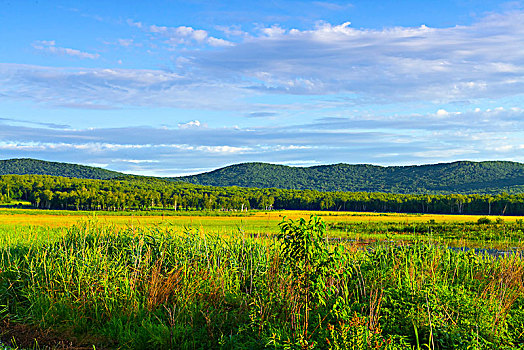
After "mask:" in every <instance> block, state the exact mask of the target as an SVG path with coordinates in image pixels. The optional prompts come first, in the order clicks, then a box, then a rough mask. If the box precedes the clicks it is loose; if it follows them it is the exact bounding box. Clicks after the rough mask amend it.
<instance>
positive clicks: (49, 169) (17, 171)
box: [0, 158, 126, 180]
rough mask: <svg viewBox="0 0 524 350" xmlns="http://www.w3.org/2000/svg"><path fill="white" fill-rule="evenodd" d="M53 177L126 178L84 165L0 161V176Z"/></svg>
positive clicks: (37, 161) (33, 160) (36, 161)
mask: <svg viewBox="0 0 524 350" xmlns="http://www.w3.org/2000/svg"><path fill="white" fill-rule="evenodd" d="M27 174H34V175H53V176H66V177H77V178H80V179H103V180H107V179H113V178H117V177H123V176H126V175H125V174H122V173H118V172H116V171H111V170H106V169H102V168H96V167H91V166H85V165H78V164H69V163H59V162H47V161H44V160H38V159H30V158H21V159H8V160H0V175H27Z"/></svg>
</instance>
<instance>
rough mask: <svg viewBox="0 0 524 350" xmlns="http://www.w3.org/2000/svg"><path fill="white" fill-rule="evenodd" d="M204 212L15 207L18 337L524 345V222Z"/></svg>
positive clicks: (2, 219) (6, 239) (4, 293)
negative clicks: (493, 250)
mask: <svg viewBox="0 0 524 350" xmlns="http://www.w3.org/2000/svg"><path fill="white" fill-rule="evenodd" d="M192 214H193V215H189V214H187V213H184V214H183V215H179V214H178V213H173V212H171V213H169V212H165V213H159V212H151V213H148V212H142V213H136V212H127V213H124V212H114V213H108V212H104V213H96V214H93V213H88V212H66V211H60V212H54V211H46V210H42V211H33V210H24V209H3V210H0V317H1V319H2V326H0V330H1V332H0V333H1V334H2V341H3V342H4V344H9V345H10V346H12V347H17V346H19V347H35V346H36V345H35V343H34V341H33V342H31V340H32V339H31V336H28V337H25V338H24V337H22V338H20V337H18V338H17V333H18V334H21V331H20V330H21V329H23V330H24V334H30V335H34V336H35V337H39V343H38V344H40V345H39V346H44V345H48V346H51V347H52V346H64V344H66V345H67V346H69V347H70V348H79V349H80V348H83V349H87V348H93V346H94V347H96V348H97V349H103V348H109V349H112V348H124V349H125V348H129V349H152V348H154V349H263V348H282V349H313V348H315V349H364V348H369V349H379V348H380V349H422V348H430V349H437V348H438V349H447V348H462V349H492V348H507V349H510V348H511V349H513V348H519V347H524V288H523V280H522V278H523V274H524V259H523V258H522V256H521V255H520V253H518V252H519V251H520V249H518V248H519V247H520V242H521V237H522V231H523V230H524V225H523V223H522V218H521V217H489V218H486V217H482V216H464V215H454V216H450V215H420V214H380V213H352V212H318V213H311V212H305V211H285V212H284V211H269V212H262V211H254V212H248V213H247V214H246V213H243V214H240V213H233V215H230V216H224V215H223V214H217V213H210V212H195V213H192ZM311 214H319V216H320V215H321V216H322V219H320V218H318V217H316V216H312V217H310V215H311ZM303 218H305V219H303ZM450 245H451V246H457V245H458V246H460V245H463V246H475V247H485V248H486V247H487V248H489V247H504V249H509V248H511V249H513V250H515V251H516V252H513V253H507V254H504V255H503V256H493V255H490V254H484V253H479V252H478V251H477V252H476V251H474V250H468V251H462V250H457V249H450V248H449V247H450ZM20 327H22V328H20ZM46 342H47V343H46Z"/></svg>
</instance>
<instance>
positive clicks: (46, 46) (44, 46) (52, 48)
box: [32, 40, 100, 60]
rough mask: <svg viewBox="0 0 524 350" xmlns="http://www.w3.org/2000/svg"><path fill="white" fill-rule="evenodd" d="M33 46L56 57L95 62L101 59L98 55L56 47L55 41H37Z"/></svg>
mask: <svg viewBox="0 0 524 350" xmlns="http://www.w3.org/2000/svg"><path fill="white" fill-rule="evenodd" d="M32 46H33V48H35V49H37V50H41V51H45V52H50V53H52V54H56V55H65V56H72V57H78V58H88V59H91V60H94V59H97V58H99V57H100V55H99V54H97V53H89V52H83V51H80V50H76V49H70V48H66V47H60V46H56V42H55V41H54V40H50V41H46V40H41V41H35V42H34V43H33V45H32Z"/></svg>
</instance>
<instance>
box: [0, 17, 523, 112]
mask: <svg viewBox="0 0 524 350" xmlns="http://www.w3.org/2000/svg"><path fill="white" fill-rule="evenodd" d="M129 23H130V24H131V25H132V26H134V27H137V28H136V29H137V30H141V31H146V32H148V33H150V34H151V35H153V36H154V37H153V38H156V39H155V40H156V41H155V40H153V39H152V40H153V41H154V42H155V46H154V47H151V48H149V50H157V51H159V52H161V50H165V49H167V48H168V47H172V46H180V45H183V46H184V48H183V50H181V49H179V50H178V51H177V53H176V57H175V58H174V61H173V62H172V68H171V69H169V70H158V69H157V70H154V69H149V70H146V69H140V70H137V69H94V68H92V69H83V68H68V69H60V68H50V67H41V66H22V65H16V64H2V65H1V66H0V79H1V81H2V85H1V87H0V94H2V95H3V96H4V97H5V96H7V97H10V98H15V97H16V98H26V99H29V100H32V101H36V102H45V103H54V104H56V105H65V106H78V107H82V106H87V108H89V107H90V106H91V105H98V104H99V105H102V106H110V107H121V106H134V105H142V106H168V107H173V106H180V105H181V104H182V105H184V106H187V107H193V108H210V109H213V108H226V109H227V108H230V107H231V106H228V102H227V101H233V102H238V101H241V100H242V99H244V98H247V97H249V96H254V95H255V96H256V95H258V94H266V95H275V94H288V95H325V96H329V95H334V94H338V95H340V94H342V95H345V96H346V98H347V99H348V100H352V101H354V103H358V104H370V103H377V102H379V103H396V102H413V101H427V102H428V103H450V102H457V101H458V102H464V101H469V100H475V99H482V98H500V97H507V96H516V95H518V96H522V91H524V12H510V13H505V14H492V15H490V16H487V17H485V18H483V19H482V20H480V21H478V22H477V23H475V24H473V25H470V26H455V27H450V28H429V27H426V26H420V27H395V28H385V29H383V30H367V29H356V28H352V27H351V25H350V23H343V24H339V25H335V24H329V23H319V24H318V25H317V26H316V27H315V28H313V29H311V30H297V29H286V28H281V27H279V26H276V25H275V26H271V27H264V28H259V31H258V34H256V35H243V36H240V37H237V39H236V42H232V41H227V40H225V39H221V38H217V37H213V36H210V35H209V33H208V32H207V31H205V30H201V29H194V28H192V27H186V26H179V27H166V26H157V25H148V26H146V25H144V24H142V23H138V22H132V21H131V22H129ZM158 38H163V41H161V43H163V45H164V46H162V45H160V46H158V45H157V42H158ZM128 40H129V39H128ZM125 43H129V41H125ZM199 45H200V46H202V48H201V47H199ZM33 46H34V47H35V48H37V49H39V50H44V51H48V52H51V53H55V54H63V55H71V56H77V57H80V58H89V59H95V58H98V57H99V55H98V54H92V53H87V52H82V51H79V50H74V49H67V48H61V47H58V46H56V44H55V42H54V41H41V42H38V43H34V44H33ZM206 46H207V47H211V46H216V47H215V48H214V49H203V48H205V47H206ZM203 91H205V92H207V93H206V94H205V97H203V96H202V92H203ZM196 92H200V93H196ZM219 105H223V106H222V107H219Z"/></svg>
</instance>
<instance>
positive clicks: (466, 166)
mask: <svg viewBox="0 0 524 350" xmlns="http://www.w3.org/2000/svg"><path fill="white" fill-rule="evenodd" d="M177 179H178V180H181V181H186V182H190V183H194V184H199V185H211V186H242V187H258V188H272V187H275V188H288V189H312V190H320V191H350V192H360V191H362V192H393V193H498V192H507V193H524V164H522V163H516V162H507V161H487V162H470V161H459V162H453V163H441V164H432V165H420V166H389V167H382V166H374V165H368V164H359V165H350V164H334V165H322V166H313V167H290V166H284V165H275V164H267V163H244V164H237V165H232V166H228V167H225V168H221V169H217V170H214V171H211V172H208V173H203V174H199V175H192V176H184V177H179V178H177Z"/></svg>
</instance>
